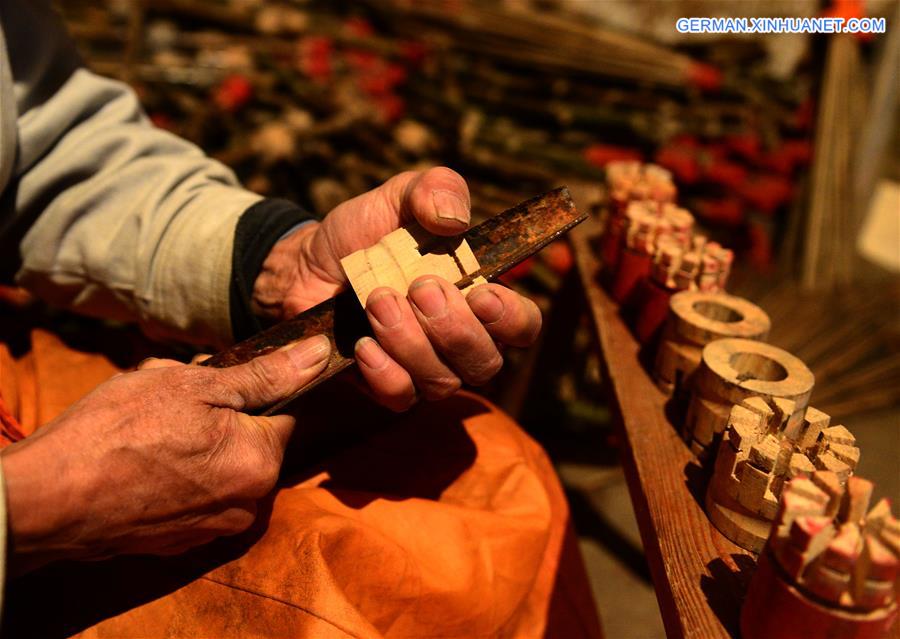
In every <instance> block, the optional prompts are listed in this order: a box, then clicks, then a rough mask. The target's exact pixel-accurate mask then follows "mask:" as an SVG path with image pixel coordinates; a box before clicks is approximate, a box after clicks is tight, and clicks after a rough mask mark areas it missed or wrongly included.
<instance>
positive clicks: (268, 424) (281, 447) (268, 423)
mask: <svg viewBox="0 0 900 639" xmlns="http://www.w3.org/2000/svg"><path fill="white" fill-rule="evenodd" d="M238 416H239V418H241V419H240V422H241V423H242V424H243V425H244V426H245V427H246V428H254V429H256V432H257V433H258V434H260V435H262V437H263V439H264V442H265V446H266V450H267V451H268V454H269V458H270V459H271V460H272V462H273V463H274V464H275V465H276V466H277V467H278V468H280V467H281V462H282V460H283V459H284V451H285V449H286V448H287V445H288V442H289V441H290V439H291V435H293V434H294V427H295V426H296V425H297V420H296V419H294V418H293V417H291V416H290V415H266V416H262V415H257V416H250V415H245V414H243V413H239V414H238ZM273 482H274V480H273ZM269 488H271V487H269ZM269 488H265V489H263V490H262V492H261V493H260V494H261V495H265V494H266V493H267V492H269Z"/></svg>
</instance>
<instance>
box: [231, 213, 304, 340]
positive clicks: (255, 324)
mask: <svg viewBox="0 0 900 639" xmlns="http://www.w3.org/2000/svg"><path fill="white" fill-rule="evenodd" d="M315 219H316V218H315V217H313V216H312V215H311V214H310V213H308V212H306V211H304V210H303V209H302V208H300V207H299V206H297V205H296V204H294V203H293V202H289V201H287V200H279V199H274V198H268V199H265V200H261V201H259V202H257V203H256V204H254V205H253V206H251V207H250V208H249V209H247V211H246V212H245V213H244V214H243V215H242V216H241V218H240V219H239V220H238V223H237V226H236V227H235V230H234V249H233V252H232V261H231V288H230V296H229V299H230V311H231V333H232V336H233V337H234V340H235V341H240V340H242V339H246V338H248V337H250V336H251V335H254V334H256V333H258V332H259V331H261V330H262V329H263V325H262V322H260V320H259V318H258V317H256V316H255V315H254V314H253V310H252V307H251V305H250V299H251V296H252V294H253V284H254V283H255V282H256V278H257V276H258V275H259V271H260V269H262V264H263V262H264V261H265V259H266V257H267V256H268V255H269V252H270V251H271V250H272V247H273V246H275V243H276V242H278V241H279V240H280V239H282V238H284V237H287V236H288V235H290V234H291V233H293V232H294V231H296V230H297V229H298V228H300V227H301V226H302V225H303V224H304V223H306V222H312V221H314V220H315Z"/></svg>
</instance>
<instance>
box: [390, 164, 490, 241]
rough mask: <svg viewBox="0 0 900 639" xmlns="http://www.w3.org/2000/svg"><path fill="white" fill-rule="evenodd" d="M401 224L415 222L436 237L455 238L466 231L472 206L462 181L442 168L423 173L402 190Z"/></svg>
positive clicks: (451, 172)
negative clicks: (447, 236) (452, 236)
mask: <svg viewBox="0 0 900 639" xmlns="http://www.w3.org/2000/svg"><path fill="white" fill-rule="evenodd" d="M400 197H401V199H400V202H399V207H398V209H399V211H400V221H401V224H406V223H408V222H412V221H415V222H418V223H419V224H420V225H421V226H422V227H423V228H424V229H425V230H427V231H430V232H431V233H434V234H435V235H457V234H459V233H462V232H463V231H465V230H466V229H468V228H469V223H470V222H471V220H472V211H471V209H472V204H471V198H470V196H469V187H468V185H467V184H466V181H465V179H463V177H462V176H461V175H460V174H459V173H457V172H456V171H454V170H452V169H448V168H447V167H444V166H439V167H435V168H433V169H428V170H427V171H422V172H421V173H419V174H418V175H416V176H415V177H413V178H412V179H411V180H410V181H409V182H408V183H407V184H406V185H405V188H404V189H403V191H402V195H401V196H400Z"/></svg>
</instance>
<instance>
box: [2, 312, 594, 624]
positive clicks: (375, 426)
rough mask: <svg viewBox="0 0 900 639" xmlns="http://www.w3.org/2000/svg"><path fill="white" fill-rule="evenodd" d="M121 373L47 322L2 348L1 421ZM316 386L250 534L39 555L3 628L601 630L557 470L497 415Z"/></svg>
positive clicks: (23, 419) (455, 401)
mask: <svg viewBox="0 0 900 639" xmlns="http://www.w3.org/2000/svg"><path fill="white" fill-rule="evenodd" d="M2 312H3V311H2V310H0V313H2ZM120 363H121V362H120ZM119 370H121V369H120V367H119V366H116V365H114V364H113V363H112V362H111V361H110V358H109V357H107V356H105V355H103V354H101V353H99V352H85V351H84V350H79V349H78V348H73V347H72V346H70V345H67V344H66V343H64V342H63V341H62V340H61V339H60V338H59V337H57V336H56V335H55V334H54V333H51V332H49V331H46V330H41V329H36V330H31V331H30V350H28V351H27V352H22V349H21V345H20V348H19V352H15V351H13V352H11V350H10V349H8V348H6V347H5V346H3V345H2V344H0V396H2V399H3V401H2V405H3V406H5V409H4V410H2V411H0V413H2V414H3V415H5V417H3V419H2V421H3V433H6V434H7V436H10V435H12V436H13V437H14V436H15V433H11V432H10V431H11V429H12V430H15V429H19V430H21V433H22V434H23V435H26V436H27V435H28V434H29V433H31V432H33V431H34V429H35V428H37V427H38V426H39V425H40V424H43V423H46V422H47V421H49V420H51V419H53V418H54V417H55V416H56V415H58V414H59V413H60V412H61V411H62V410H63V409H65V408H66V407H67V406H68V405H69V404H71V403H72V402H73V401H75V400H76V399H78V398H79V397H81V396H82V395H84V394H85V393H87V392H89V391H90V390H91V389H92V388H93V387H94V386H96V385H97V384H99V383H101V382H102V381H103V380H105V379H107V378H109V377H110V376H111V375H113V374H114V373H116V372H119ZM320 388H321V389H323V390H322V392H318V391H317V392H316V393H311V394H310V395H309V396H308V397H310V399H309V400H308V401H306V400H305V399H304V400H302V401H301V402H300V403H299V404H300V405H299V406H297V407H296V408H295V411H297V412H298V416H299V422H298V423H299V427H298V432H297V433H296V435H295V437H294V439H293V442H292V448H291V450H289V451H288V455H287V457H286V463H285V472H284V473H283V477H284V479H283V480H282V481H281V482H280V483H279V487H278V488H277V490H276V491H275V494H274V495H272V497H271V498H270V499H269V500H268V501H267V502H266V503H265V504H263V505H262V506H261V508H260V517H259V519H258V521H257V524H256V525H254V527H253V528H252V529H251V530H249V531H248V532H247V533H245V534H242V535H239V536H236V537H231V538H225V539H220V540H218V541H216V542H214V543H212V544H209V545H208V546H205V547H203V548H199V549H196V550H194V551H191V552H190V553H187V554H185V555H181V556H179V557H170V558H159V557H120V558H117V559H113V560H108V561H102V562H93V563H75V562H63V563H58V564H54V565H51V566H47V567H45V568H44V569H42V570H40V571H38V572H35V573H32V574H30V575H27V576H25V577H22V578H19V579H17V580H14V581H12V582H11V583H10V584H8V586H7V594H6V597H7V599H6V606H5V612H4V617H3V620H2V622H3V632H4V634H5V635H7V636H14V637H25V636H39V637H52V636H79V637H115V638H122V637H279V638H280V637H314V638H327V637H447V638H449V637H459V638H463V637H465V638H470V637H522V638H525V637H560V638H564V639H578V638H582V637H583V638H599V637H601V630H600V623H599V620H598V617H597V614H596V611H595V608H594V604H593V600H592V597H591V593H590V587H589V585H588V582H587V579H586V576H585V574H584V568H583V563H582V559H581V556H580V553H579V551H578V547H577V545H576V541H575V537H574V535H573V533H572V528H571V525H570V523H569V514H568V508H567V504H566V501H565V498H564V496H563V492H562V490H561V488H560V485H559V482H558V480H557V478H556V475H555V473H554V471H553V468H552V466H551V464H550V463H549V461H548V459H547V457H546V456H545V454H544V452H543V451H542V449H541V448H540V447H539V446H538V445H537V444H536V443H535V442H534V441H532V440H531V439H530V438H529V437H528V436H527V435H526V434H525V433H524V432H522V430H520V429H519V427H518V426H517V425H516V424H515V423H514V422H513V421H512V420H511V419H510V418H509V417H507V416H506V415H504V414H503V413H501V412H500V411H499V410H498V409H496V408H495V407H493V406H492V405H491V404H489V403H488V402H486V401H485V400H483V399H481V398H479V397H477V396H475V395H472V394H469V393H460V394H459V395H457V396H456V397H454V398H451V399H448V400H445V401H443V402H437V403H433V404H428V405H422V406H419V407H417V408H415V409H414V410H412V411H411V412H409V413H407V414H405V415H402V416H399V417H398V416H396V415H392V414H389V413H387V412H384V411H381V410H380V409H378V408H377V407H374V406H373V405H371V404H370V403H368V400H366V399H365V398H364V397H363V396H362V395H361V394H360V393H358V392H348V391H347V389H346V388H345V387H342V382H341V381H340V380H336V381H335V382H333V383H329V384H326V385H324V386H323V387H320ZM0 436H2V433H0ZM36 472H39V471H37V470H36ZM110 490H115V486H114V485H110Z"/></svg>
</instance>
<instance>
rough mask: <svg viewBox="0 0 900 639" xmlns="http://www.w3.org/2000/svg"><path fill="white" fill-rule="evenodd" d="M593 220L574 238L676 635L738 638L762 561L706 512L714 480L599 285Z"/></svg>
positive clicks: (628, 471) (628, 466)
mask: <svg viewBox="0 0 900 639" xmlns="http://www.w3.org/2000/svg"><path fill="white" fill-rule="evenodd" d="M597 232H598V228H597V224H596V223H595V222H594V221H593V220H589V221H587V222H585V223H584V224H582V225H581V226H580V227H578V228H576V229H574V230H573V231H572V232H571V234H570V238H571V242H572V247H573V252H574V254H575V262H576V265H577V267H578V270H579V275H580V277H581V281H582V284H583V286H584V290H585V294H586V297H587V302H588V307H589V310H590V314H591V317H592V320H593V322H594V325H595V328H596V331H597V337H598V340H599V343H600V348H601V350H602V358H601V359H602V361H603V362H604V368H605V370H604V372H605V374H606V381H607V382H608V385H609V391H610V392H609V401H610V408H611V409H612V411H613V413H614V414H617V416H618V420H617V421H618V422H619V426H620V428H621V434H622V439H623V447H622V465H623V467H624V470H625V475H626V478H627V479H628V487H629V491H630V494H631V499H632V502H633V505H634V510H635V515H636V517H637V521H638V525H639V527H640V531H641V539H642V540H643V544H644V551H645V553H646V555H647V561H648V563H649V565H650V571H651V574H652V576H653V582H654V585H655V587H656V596H657V599H658V601H659V607H660V610H661V612H662V617H663V622H664V624H665V627H666V633H667V634H668V636H669V637H696V638H697V639H701V638H702V639H711V638H714V637H736V636H737V635H738V615H739V612H740V602H741V599H742V597H743V594H744V591H745V590H746V586H747V583H748V581H749V578H750V576H751V575H752V572H753V568H754V566H755V558H754V556H753V555H751V554H750V553H748V552H747V551H745V550H743V549H742V548H740V547H738V546H736V545H735V544H733V543H731V542H730V541H728V539H726V538H725V537H724V536H723V535H722V534H720V533H719V532H718V531H717V530H716V529H715V528H714V527H713V525H712V524H711V523H710V522H709V520H708V519H707V517H706V513H705V512H704V510H703V507H702V505H701V503H702V499H703V493H702V490H703V486H704V484H705V481H703V479H702V478H701V477H700V472H699V467H698V466H697V465H696V462H695V460H694V458H693V456H692V455H691V452H690V451H689V450H688V448H687V446H686V445H685V444H684V442H683V441H682V440H681V438H680V437H679V435H678V430H677V429H676V428H675V426H674V425H673V424H672V423H671V422H670V421H669V420H668V419H667V417H666V410H665V408H666V407H665V405H666V402H667V400H668V398H667V397H666V396H665V395H663V393H662V392H660V390H659V389H658V388H657V387H656V385H655V384H654V383H653V380H652V379H651V377H650V375H649V374H648V372H647V371H646V370H645V369H644V368H643V367H642V365H641V363H640V361H639V350H640V348H639V345H638V344H637V342H636V341H635V339H634V337H633V336H632V335H631V333H630V331H629V330H628V328H627V327H626V326H625V324H624V323H623V321H622V319H621V318H620V316H619V314H618V306H617V305H616V304H615V303H614V302H613V301H612V300H611V299H610V298H609V297H608V296H607V295H606V293H605V292H604V291H603V290H602V289H601V288H600V286H599V284H598V283H597V278H596V275H597V270H598V268H599V263H598V261H597V258H596V257H595V255H594V251H593V250H592V247H591V239H592V238H593V237H594V236H596V234H597Z"/></svg>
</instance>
